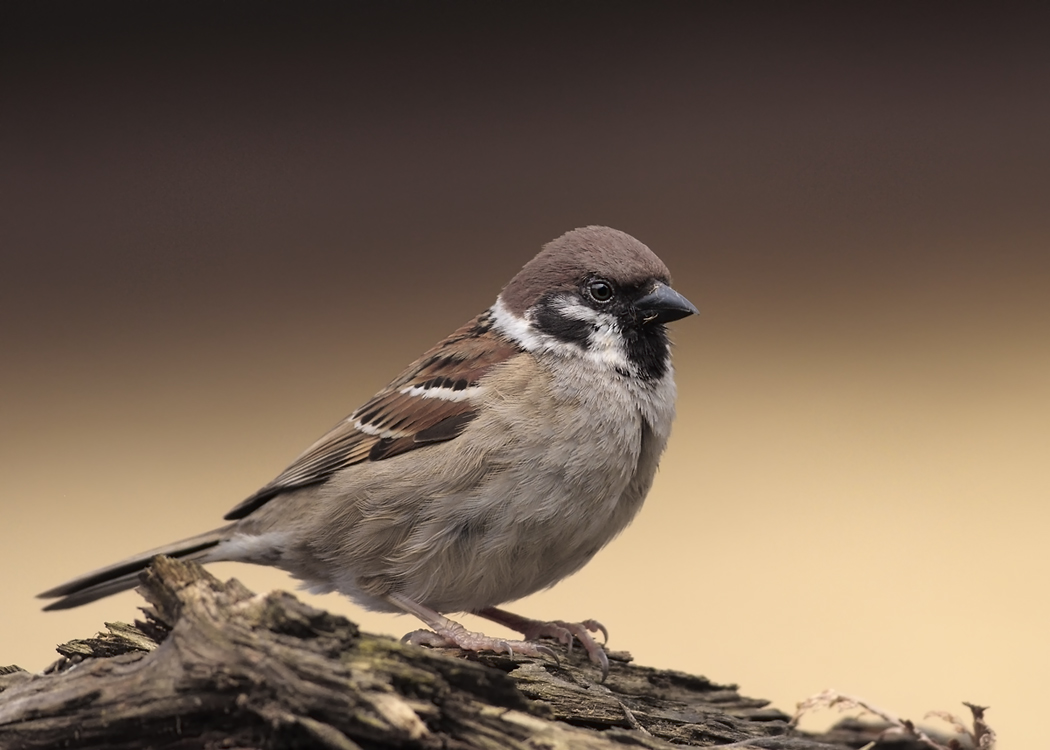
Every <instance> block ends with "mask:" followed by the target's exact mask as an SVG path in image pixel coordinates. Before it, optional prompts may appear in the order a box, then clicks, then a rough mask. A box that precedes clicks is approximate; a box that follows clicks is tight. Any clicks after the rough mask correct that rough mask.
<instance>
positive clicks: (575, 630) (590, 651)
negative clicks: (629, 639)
mask: <svg viewBox="0 0 1050 750" xmlns="http://www.w3.org/2000/svg"><path fill="white" fill-rule="evenodd" d="M474 614H476V615H478V616H479V617H484V618H485V619H486V620H492V621H493V622H498V623H499V624H500V625H503V626H504V627H507V628H510V629H511V630H516V631H517V632H519V633H521V634H522V635H524V636H525V637H526V638H527V639H528V640H530V641H532V640H535V639H537V638H543V637H547V638H554V639H555V640H556V641H559V642H560V643H564V644H565V645H566V646H567V647H568V649H569V652H570V653H571V652H572V642H573V636H575V637H576V640H578V641H579V642H580V644H581V645H582V646H583V648H584V649H585V650H586V651H587V655H588V656H589V657H590V658H591V661H592V662H594V663H595V664H597V665H598V666H599V667H601V669H602V682H605V678H606V677H608V676H609V657H608V656H606V654H605V649H603V648H602V647H601V646H600V645H598V642H597V641H595V640H594V638H593V637H591V633H597V632H601V634H602V636H603V637H604V638H605V643H608V642H609V631H608V630H606V629H605V626H604V625H602V624H601V623H600V622H598V621H597V620H584V621H583V622H563V621H562V620H553V621H551V622H543V621H541V620H533V619H531V618H528V617H522V616H521V615H516V614H514V613H513V612H508V611H506V610H505V609H499V608H498V607H486V608H485V609H479V610H478V611H477V612H475V613H474ZM588 631H590V632H588Z"/></svg>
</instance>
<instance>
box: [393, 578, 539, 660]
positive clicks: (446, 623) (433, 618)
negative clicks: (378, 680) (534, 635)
mask: <svg viewBox="0 0 1050 750" xmlns="http://www.w3.org/2000/svg"><path fill="white" fill-rule="evenodd" d="M386 599H387V601H389V602H390V603H391V604H393V605H394V606H396V607H398V608H399V609H401V610H403V611H404V612H406V613H407V614H410V615H415V616H416V617H418V618H419V619H420V620H422V621H423V623H424V624H425V625H427V626H428V627H429V628H430V629H431V630H414V631H412V632H411V633H408V634H406V635H405V637H404V638H402V639H401V641H402V643H410V644H412V645H414V646H435V647H437V648H448V647H457V648H461V649H463V650H464V651H495V652H497V653H499V652H502V651H506V652H507V653H508V654H510V655H511V656H513V655H514V654H515V653H518V654H523V655H524V656H536V657H543V656H550V657H552V658H553V659H555V661H556V660H557V658H558V657H557V656H556V655H555V653H554V651H552V650H551V649H550V648H548V647H547V646H544V645H542V644H539V643H530V642H529V641H512V640H506V639H503V638H492V637H490V636H487V635H485V634H484V633H475V632H474V631H472V630H467V629H466V628H465V627H463V626H462V625H460V624H459V623H458V622H456V621H455V620H450V619H449V618H447V617H445V616H444V615H443V614H441V613H440V612H436V611H434V610H432V609H431V608H430V607H426V606H423V605H422V604H419V603H417V602H415V601H413V600H411V599H409V598H408V597H407V596H403V595H402V594H388V595H387V597H386ZM431 631H433V632H431Z"/></svg>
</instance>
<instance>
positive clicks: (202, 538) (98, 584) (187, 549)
mask: <svg viewBox="0 0 1050 750" xmlns="http://www.w3.org/2000/svg"><path fill="white" fill-rule="evenodd" d="M231 526H232V524H231ZM229 530H230V526H223V527H222V528H219V529H214V530H212V531H207V532H205V533H203V534H198V535H197V536H194V537H190V538H189V539H183V540H182V541H179V542H174V543H172V544H168V545H165V546H163V547H157V548H156V549H151V550H149V551H148V552H142V553H139V554H137V555H135V556H134V557H129V558H128V559H127V560H122V561H121V562H118V563H114V564H113V565H108V566H106V567H105V568H99V569H98V570H93V571H91V572H90V573H85V574H84V575H82V576H79V577H77V578H74V579H73V580H72V581H68V582H66V583H63V584H62V585H61V586H55V588H53V589H48V590H47V591H45V592H44V593H42V594H37V598H38V599H58V601H54V602H51V603H50V604H48V605H47V606H46V607H44V611H50V610H55V609H71V608H72V607H79V606H80V605H81V604H87V603H88V602H93V601H95V600H96V599H101V598H103V597H105V596H109V595H110V594H116V593H119V592H121V591H126V590H127V589H130V588H134V587H135V586H136V585H137V584H138V580H139V573H141V572H142V571H143V570H145V569H146V568H147V567H149V564H150V561H151V560H153V558H154V557H157V556H158V555H167V556H168V557H177V558H179V559H182V560H200V559H202V558H204V557H207V555H208V552H209V551H210V550H211V549H212V548H214V547H216V546H217V545H218V544H219V543H220V542H222V541H223V540H224V539H226V538H227V537H228V535H229Z"/></svg>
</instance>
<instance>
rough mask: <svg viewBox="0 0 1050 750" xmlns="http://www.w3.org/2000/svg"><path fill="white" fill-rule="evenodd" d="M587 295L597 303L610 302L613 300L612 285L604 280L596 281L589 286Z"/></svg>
mask: <svg viewBox="0 0 1050 750" xmlns="http://www.w3.org/2000/svg"><path fill="white" fill-rule="evenodd" d="M587 294H588V295H589V296H590V298H591V299H593V300H594V301H595V302H608V301H609V300H611V299H612V298H613V288H612V284H610V283H609V282H608V281H605V280H604V279H594V280H593V281H591V282H590V283H588V284H587Z"/></svg>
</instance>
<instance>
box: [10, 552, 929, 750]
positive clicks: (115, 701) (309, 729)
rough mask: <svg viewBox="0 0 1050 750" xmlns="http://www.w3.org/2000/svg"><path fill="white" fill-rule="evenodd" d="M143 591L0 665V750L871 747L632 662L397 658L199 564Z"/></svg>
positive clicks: (380, 642)
mask: <svg viewBox="0 0 1050 750" xmlns="http://www.w3.org/2000/svg"><path fill="white" fill-rule="evenodd" d="M142 584H143V585H142V587H141V589H140V591H141V592H142V594H143V595H144V596H145V598H146V599H147V600H148V602H149V603H150V606H149V607H147V608H144V610H143V611H144V613H145V618H144V620H143V621H141V622H136V624H135V625H134V626H130V625H124V624H119V623H118V624H107V629H108V631H107V632H106V633H103V634H100V635H99V636H97V637H96V638H89V639H86V640H82V641H72V642H70V643H67V644H64V645H63V646H60V647H59V649H58V650H59V652H60V653H61V654H62V659H60V660H59V661H58V662H56V663H55V664H54V665H52V666H51V667H50V668H49V669H48V670H47V671H46V672H45V673H44V674H39V675H31V674H29V673H27V672H25V671H22V670H20V669H18V668H17V667H7V668H0V748H2V749H3V750H29V749H30V748H34V749H35V748H99V749H101V748H107V749H109V750H131V749H133V748H135V749H138V748H164V749H165V750H168V749H171V750H182V749H186V750H189V749H190V748H194V749H196V748H216V749H218V748H321V749H328V748H330V749H332V750H357V749H359V748H420V749H424V750H428V749H430V748H434V749H437V748H442V749H448V750H453V749H457V748H462V749H464V750H466V749H468V748H470V749H475V748H477V749H479V750H481V749H485V750H490V749H491V750H495V749H504V748H505V749H508V750H519V749H520V750H525V749H530V750H539V749H540V748H544V749H546V750H557V749H560V748H566V749H568V748H574V749H575V748H579V749H580V750H611V749H613V748H616V749H618V750H622V749H623V748H625V747H631V748H651V749H653V750H656V749H658V748H670V747H675V746H678V747H681V746H689V747H697V746H700V747H703V746H710V745H726V744H730V743H734V746H735V747H742V748H764V749H765V750H818V749H823V750H830V749H832V748H834V749H837V750H844V749H845V748H848V747H858V746H860V745H862V744H864V742H865V741H867V740H871V739H873V738H874V735H873V732H875V734H877V730H874V729H872V728H870V727H864V726H857V727H856V728H855V729H853V730H851V729H849V728H848V727H847V728H845V729H838V730H836V731H837V734H835V735H832V736H826V737H823V738H821V737H815V736H809V735H804V734H800V733H797V732H795V731H794V730H792V729H791V727H790V726H789V724H788V717H787V716H786V715H785V714H783V713H782V712H780V711H778V710H776V709H773V708H770V707H768V705H767V703H766V701H762V700H756V699H753V698H746V697H743V696H741V695H740V694H739V693H738V692H737V690H736V688H735V686H731V685H728V686H726V685H716V684H714V683H712V682H710V681H709V680H707V679H705V678H703V677H695V676H692V675H688V674H684V673H681V672H675V671H662V670H655V669H651V668H648V667H641V666H636V665H633V664H631V663H629V662H630V656H629V655H627V654H624V653H617V652H611V653H610V654H609V656H610V660H611V663H612V669H611V672H610V675H609V678H608V680H607V681H606V682H604V683H602V682H600V681H599V680H600V674H599V671H598V669H597V668H596V667H595V666H594V665H592V664H591V663H590V662H588V661H587V660H586V657H585V655H583V654H582V653H581V652H582V649H575V650H574V651H573V652H572V653H571V654H570V653H568V652H567V651H566V650H565V649H564V648H562V647H561V646H560V645H559V644H551V647H552V648H554V649H556V650H557V651H558V655H559V662H558V663H556V662H554V661H553V660H549V659H532V658H525V657H519V656H516V655H515V656H507V655H505V654H504V655H499V654H482V655H478V654H463V653H461V652H459V651H455V650H436V649H426V648H420V647H414V646H407V645H403V644H401V643H400V642H398V641H396V640H393V639H390V638H387V637H382V636H375V635H369V634H366V633H361V632H360V631H359V630H358V628H357V626H356V625H354V624H353V623H352V622H350V621H349V620H346V619H345V618H343V617H338V616H335V615H331V614H329V613H327V612H323V611H321V610H317V609H314V608H312V607H309V606H307V605H305V604H303V603H302V602H300V601H299V600H297V599H296V598H295V597H294V596H292V595H291V594H288V593H285V592H280V591H278V592H274V593H272V594H269V595H267V596H256V595H255V594H253V593H252V592H251V591H249V590H248V589H246V588H245V587H244V586H242V585H241V584H240V583H239V582H238V581H236V580H230V581H228V582H226V583H222V582H220V581H219V580H218V579H216V578H215V577H214V576H212V575H211V574H209V573H208V572H206V571H205V570H204V569H203V568H201V567H200V566H199V565H196V564H194V563H183V562H179V561H177V560H172V559H169V558H158V559H157V560H156V561H155V562H154V563H153V566H152V567H151V568H150V569H149V570H148V571H146V572H145V573H144V574H143V580H142ZM892 747H894V748H898V749H903V748H911V747H918V745H915V744H914V743H912V742H910V741H901V742H898V743H897V744H894V745H892Z"/></svg>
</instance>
